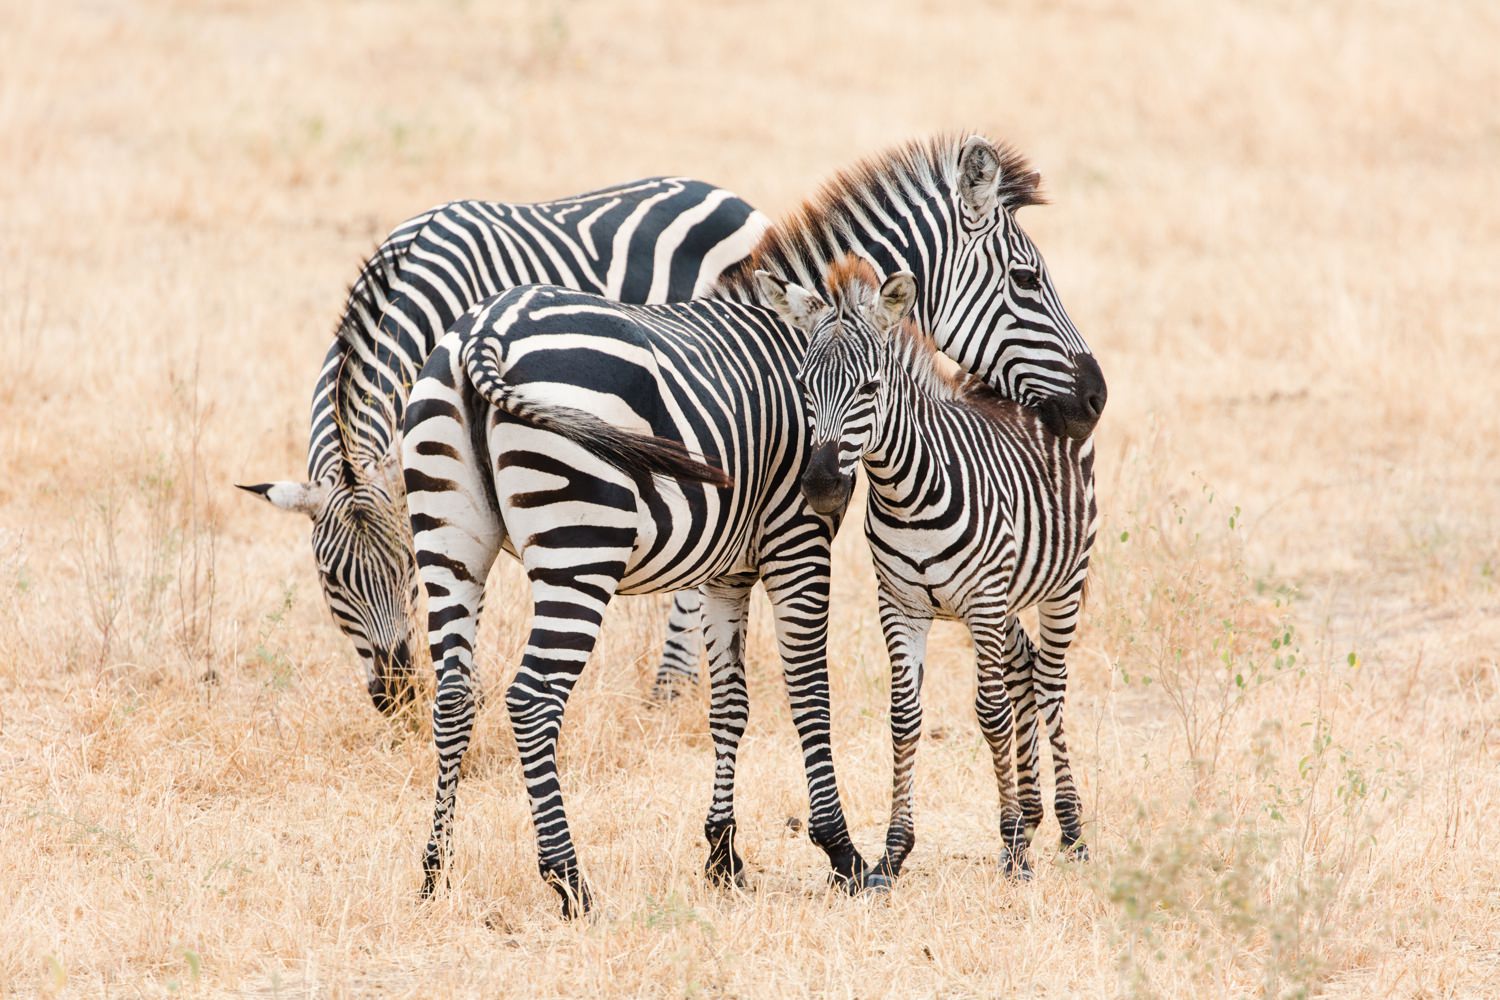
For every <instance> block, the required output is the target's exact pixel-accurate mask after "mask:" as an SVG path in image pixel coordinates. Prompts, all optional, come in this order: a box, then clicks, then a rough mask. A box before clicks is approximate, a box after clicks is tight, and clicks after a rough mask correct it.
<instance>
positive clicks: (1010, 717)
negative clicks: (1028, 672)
mask: <svg viewBox="0 0 1500 1000" xmlns="http://www.w3.org/2000/svg"><path fill="white" fill-rule="evenodd" d="M1003 629H1004V626H1003V624H1002V625H1001V626H1000V627H999V628H990V627H988V626H979V625H975V624H973V623H971V624H970V626H969V630H970V634H971V635H972V636H973V637H974V653H975V656H976V658H977V660H978V665H979V691H978V694H976V695H975V698H974V710H975V712H976V713H977V714H978V716H979V728H980V730H981V731H982V732H983V733H984V739H985V742H987V743H988V744H989V746H990V757H991V759H992V760H993V761H994V765H995V783H996V785H998V786H999V789H1000V837H1001V840H1002V841H1003V847H1002V853H1001V862H1002V864H1003V865H1004V868H1005V874H1007V875H1009V876H1012V877H1017V878H1022V879H1028V878H1030V877H1031V864H1030V862H1028V861H1027V860H1026V824H1025V822H1024V821H1023V820H1022V818H1021V804H1020V801H1019V800H1018V798H1017V794H1016V783H1015V774H1014V772H1013V771H1012V769H1011V768H1012V762H1011V757H1012V754H1013V752H1014V749H1015V746H1014V740H1015V718H1014V712H1013V711H1012V707H1011V703H1010V692H1009V691H1008V690H1007V689H1006V686H1005V632H1004V631H1003Z"/></svg>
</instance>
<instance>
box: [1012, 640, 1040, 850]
mask: <svg viewBox="0 0 1500 1000" xmlns="http://www.w3.org/2000/svg"><path fill="white" fill-rule="evenodd" d="M1008 627H1009V630H1010V631H1009V634H1008V635H1007V636H1006V640H1005V684H1006V687H1007V688H1009V689H1010V702H1011V705H1012V706H1013V707H1014V708H1015V712H1016V786H1017V797H1018V799H1019V800H1020V803H1021V818H1022V820H1023V821H1024V822H1025V825H1026V843H1027V845H1028V846H1029V845H1030V844H1031V842H1032V841H1033V840H1035V839H1036V831H1037V829H1038V828H1039V827H1040V826H1041V825H1042V816H1043V814H1044V810H1043V808H1042V778H1041V775H1042V764H1041V760H1042V756H1041V749H1042V745H1041V734H1040V726H1039V725H1038V718H1037V704H1036V687H1035V685H1034V683H1033V681H1032V670H1033V669H1034V668H1033V666H1032V664H1033V663H1034V661H1035V659H1036V647H1035V646H1033V645H1032V644H1031V638H1030V637H1029V636H1028V635H1027V634H1026V629H1024V628H1023V627H1022V626H1021V621H1020V619H1019V618H1016V617H1015V616H1014V615H1012V616H1011V617H1010V619H1009V620H1008Z"/></svg>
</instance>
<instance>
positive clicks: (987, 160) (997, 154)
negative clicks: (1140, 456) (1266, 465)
mask: <svg viewBox="0 0 1500 1000" xmlns="http://www.w3.org/2000/svg"><path fill="white" fill-rule="evenodd" d="M1040 187H1041V178H1040V175H1039V174H1038V173H1037V172H1036V171H1035V170H1033V169H1031V167H1030V165H1029V164H1028V163H1027V161H1026V159H1025V157H1023V156H1022V155H1021V154H1020V153H1019V152H1017V151H1016V150H1015V149H1013V148H1011V147H1010V146H1007V145H1005V144H1004V143H997V142H993V141H991V140H989V139H986V138H984V137H983V136H980V135H968V136H960V135H940V136H936V137H934V138H932V139H927V140H920V141H917V142H912V143H908V144H906V145H904V146H901V147H898V148H896V149H894V150H890V151H888V152H886V153H884V154H882V155H880V156H878V157H875V158H872V159H870V160H867V161H865V162H863V163H861V164H860V165H859V166H857V167H855V168H854V169H852V170H846V171H843V172H841V173H840V174H839V175H838V176H837V177H836V178H835V179H834V180H833V181H832V182H831V183H829V184H828V185H826V186H825V187H824V189H823V190H822V191H821V192H820V193H819V195H818V196H817V197H816V198H814V199H813V200H812V201H810V202H809V203H808V204H807V205H806V206H804V207H803V208H802V210H801V211H800V212H799V213H797V214H795V215H794V216H793V217H792V218H790V219H788V220H784V221H783V222H781V223H778V224H777V225H776V226H775V227H773V228H772V229H771V230H770V231H769V232H768V233H767V234H766V236H765V237H764V238H763V240H762V242H761V245H760V246H759V247H758V248H757V249H756V252H755V254H754V255H753V256H752V258H751V260H750V261H747V262H746V263H744V264H742V265H740V267H739V268H737V269H734V270H732V271H731V272H730V273H729V274H728V275H727V276H726V279H725V280H726V284H727V286H728V288H729V289H730V290H731V291H733V290H734V289H736V288H738V289H743V290H745V291H746V292H748V293H750V294H752V295H753V294H754V293H755V292H756V291H757V287H756V283H755V281H754V279H753V278H752V274H753V272H754V271H756V270H765V271H769V272H771V273H772V274H775V275H779V276H781V277H783V278H787V279H789V280H791V281H796V282H799V283H801V284H802V285H803V286H805V287H807V288H810V289H818V288H819V287H820V286H822V285H823V283H824V282H823V280H822V279H823V272H824V270H825V269H826V268H827V267H829V266H830V265H832V264H834V263H835V262H836V261H837V260H838V258H840V257H842V256H843V254H844V252H845V251H848V250H853V251H855V252H857V253H858V254H859V256H861V257H864V258H866V259H867V260H869V261H870V262H871V263H872V264H873V265H874V266H875V267H876V268H877V269H878V270H879V271H880V272H881V273H885V274H893V273H895V272H897V271H909V272H912V274H913V276H914V278H915V286H916V292H915V298H914V302H913V314H914V317H915V319H916V321H917V324H918V326H920V327H921V328H922V329H923V330H926V331H928V332H929V333H930V334H931V336H932V337H933V339H934V340H935V341H936V342H937V345H938V347H939V348H940V349H941V350H942V352H943V353H944V354H946V355H947V356H948V357H950V358H952V359H953V360H954V361H956V362H958V364H959V366H960V367H962V368H963V369H964V370H965V371H967V372H969V373H970V374H972V375H974V376H976V377H977V378H979V379H981V380H983V381H984V382H986V383H988V384H989V385H990V386H991V387H993V388H994V389H995V390H996V391H997V392H998V393H1000V395H1002V396H1003V397H1005V398H1007V399H1011V400H1014V401H1016V402H1018V403H1021V404H1022V405H1024V406H1027V407H1029V408H1031V409H1032V410H1034V411H1035V412H1036V413H1037V415H1038V416H1039V417H1041V419H1042V422H1043V423H1044V424H1045V425H1046V427H1047V428H1048V429H1049V430H1050V431H1052V432H1053V433H1054V434H1058V435H1065V436H1067V437H1070V438H1074V439H1079V440H1081V439H1083V438H1086V437H1088V436H1089V435H1090V434H1091V433H1092V432H1093V429H1094V425H1095V424H1097V423H1098V421H1099V417H1100V415H1101V414H1102V413H1103V411H1104V404H1105V400H1106V399H1107V397H1108V390H1107V387H1106V385H1105V382H1104V375H1103V372H1102V371H1101V370H1100V368H1099V363H1098V362H1097V361H1096V360H1095V359H1094V356H1093V353H1092V352H1091V351H1090V349H1089V346H1088V344H1087V343H1086V342H1085V341H1084V339H1083V337H1082V335H1080V334H1079V332H1078V329H1077V328H1076V327H1075V326H1074V325H1073V321H1072V320H1071V319H1070V318H1069V317H1068V313H1067V310H1065V309H1064V308H1063V305H1062V301H1061V299H1060V298H1059V297H1058V294H1057V290H1056V288H1054V287H1053V284H1052V277H1051V275H1050V274H1049V273H1048V270H1047V265H1046V263H1045V261H1043V260H1042V255H1041V253H1040V252H1039V251H1038V250H1037V247H1036V244H1035V243H1033V242H1032V241H1031V238H1030V237H1029V236H1027V234H1026V232H1025V230H1023V229H1022V228H1021V226H1020V223H1018V222H1017V221H1016V212H1017V211H1019V210H1020V209H1022V208H1024V207H1026V206H1027V205H1036V204H1041V203H1042V202H1043V198H1042V196H1041V192H1040Z"/></svg>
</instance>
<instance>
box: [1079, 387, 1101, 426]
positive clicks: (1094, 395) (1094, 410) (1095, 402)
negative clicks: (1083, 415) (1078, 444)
mask: <svg viewBox="0 0 1500 1000" xmlns="http://www.w3.org/2000/svg"><path fill="white" fill-rule="evenodd" d="M1083 405H1084V406H1085V407H1087V408H1088V411H1089V416H1091V417H1093V418H1094V419H1096V420H1097V419H1098V418H1099V415H1100V414H1101V413H1103V412H1104V394H1103V393H1101V392H1091V393H1089V394H1088V396H1086V397H1085V398H1084V400H1083Z"/></svg>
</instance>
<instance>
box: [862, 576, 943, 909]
mask: <svg viewBox="0 0 1500 1000" xmlns="http://www.w3.org/2000/svg"><path fill="white" fill-rule="evenodd" d="M931 627H932V619H931V617H912V616H911V615H909V614H908V613H907V612H906V611H905V610H903V609H902V608H900V607H898V606H896V605H895V604H893V603H891V602H890V601H889V600H888V599H887V597H886V595H885V593H884V592H883V591H882V593H881V595H880V629H881V631H882V632H883V633H884V634H885V648H886V652H887V653H888V654H889V655H890V661H891V759H892V763H891V821H890V825H889V826H887V827H886V832H885V856H884V857H882V858H881V859H880V861H879V862H878V863H877V864H876V866H875V870H876V871H877V872H879V873H880V874H882V875H884V876H886V877H887V878H890V879H892V880H894V879H895V878H896V876H898V875H900V874H901V866H902V865H903V864H904V863H905V862H906V856H907V855H908V854H910V853H911V849H912V847H913V846H914V845H915V844H916V842H917V833H916V822H915V819H914V816H913V806H912V799H913V795H912V789H913V783H914V774H913V772H914V770H915V767H916V757H917V741H918V740H919V739H921V736H922V670H923V662H924V660H925V659H926V653H927V633H928V630H929V629H930V628H931Z"/></svg>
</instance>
